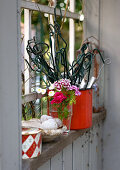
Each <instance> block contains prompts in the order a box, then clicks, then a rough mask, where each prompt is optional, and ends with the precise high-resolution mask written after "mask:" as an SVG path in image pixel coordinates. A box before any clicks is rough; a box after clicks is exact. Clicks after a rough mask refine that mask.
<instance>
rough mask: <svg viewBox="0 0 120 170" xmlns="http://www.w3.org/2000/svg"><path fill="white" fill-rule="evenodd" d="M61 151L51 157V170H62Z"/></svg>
mask: <svg viewBox="0 0 120 170" xmlns="http://www.w3.org/2000/svg"><path fill="white" fill-rule="evenodd" d="M62 160H63V159H62V151H61V152H59V153H58V154H57V155H55V156H54V157H53V158H51V170H62V167H63V161H62Z"/></svg>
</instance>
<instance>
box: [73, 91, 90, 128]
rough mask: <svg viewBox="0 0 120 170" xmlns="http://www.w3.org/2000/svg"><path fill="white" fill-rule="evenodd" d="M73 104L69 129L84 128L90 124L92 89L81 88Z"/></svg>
mask: <svg viewBox="0 0 120 170" xmlns="http://www.w3.org/2000/svg"><path fill="white" fill-rule="evenodd" d="M80 92H81V95H80V96H76V104H73V115H72V118H71V128H70V129H71V130H77V129H85V128H90V127H91V126H92V89H87V90H81V91H80Z"/></svg>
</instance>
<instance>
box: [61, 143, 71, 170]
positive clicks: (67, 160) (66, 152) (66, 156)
mask: <svg viewBox="0 0 120 170" xmlns="http://www.w3.org/2000/svg"><path fill="white" fill-rule="evenodd" d="M63 170H72V144H71V145H68V146H67V147H66V148H65V149H63Z"/></svg>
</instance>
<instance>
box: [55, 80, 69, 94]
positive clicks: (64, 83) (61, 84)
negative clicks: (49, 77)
mask: <svg viewBox="0 0 120 170" xmlns="http://www.w3.org/2000/svg"><path fill="white" fill-rule="evenodd" d="M54 86H55V88H56V89H57V90H59V91H60V90H61V89H62V87H64V88H69V87H70V86H71V84H70V80H68V79H61V80H59V81H56V82H55V83H54Z"/></svg>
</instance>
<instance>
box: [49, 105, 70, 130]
mask: <svg viewBox="0 0 120 170" xmlns="http://www.w3.org/2000/svg"><path fill="white" fill-rule="evenodd" d="M67 109H68V112H69V113H68V116H67V117H64V118H62V117H61V116H60V115H59V114H58V111H57V108H56V107H55V106H54V105H52V104H51V103H50V102H49V115H50V116H52V117H54V118H59V119H61V121H62V123H63V125H64V126H66V127H67V130H66V132H67V133H68V132H69V131H70V126H71V117H72V105H68V106H67ZM62 114H64V112H63V111H62Z"/></svg>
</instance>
